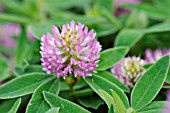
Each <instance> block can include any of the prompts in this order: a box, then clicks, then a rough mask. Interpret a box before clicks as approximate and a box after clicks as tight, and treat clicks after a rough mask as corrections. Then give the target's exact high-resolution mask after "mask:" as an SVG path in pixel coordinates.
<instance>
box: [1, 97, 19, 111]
mask: <svg viewBox="0 0 170 113" xmlns="http://www.w3.org/2000/svg"><path fill="white" fill-rule="evenodd" d="M16 100H17V99H16V98H15V99H10V100H5V101H3V102H1V104H0V110H1V113H7V112H8V111H9V110H10V109H11V106H13V105H14V103H15V102H16Z"/></svg>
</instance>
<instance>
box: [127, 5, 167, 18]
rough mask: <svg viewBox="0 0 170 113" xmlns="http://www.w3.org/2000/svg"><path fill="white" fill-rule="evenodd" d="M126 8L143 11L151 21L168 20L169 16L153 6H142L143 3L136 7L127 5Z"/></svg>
mask: <svg viewBox="0 0 170 113" xmlns="http://www.w3.org/2000/svg"><path fill="white" fill-rule="evenodd" d="M126 7H128V8H131V9H135V10H139V11H143V12H145V13H146V14H147V15H149V16H150V17H151V18H153V19H158V20H162V19H169V18H170V16H169V15H168V14H165V13H163V12H162V11H160V10H159V9H158V8H156V7H154V5H150V4H144V3H143V4H138V5H137V4H127V5H126Z"/></svg>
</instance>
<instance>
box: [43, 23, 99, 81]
mask: <svg viewBox="0 0 170 113" xmlns="http://www.w3.org/2000/svg"><path fill="white" fill-rule="evenodd" d="M52 31H53V36H52V35H51V34H50V33H47V34H46V35H43V36H42V37H41V41H42V42H41V47H40V48H41V52H40V53H41V56H42V58H41V61H42V65H43V70H45V71H46V72H47V73H48V74H49V73H55V74H56V75H57V76H62V77H63V78H65V77H66V76H67V75H69V74H72V75H74V76H75V77H77V76H82V77H83V78H84V77H87V76H91V74H90V73H89V72H92V71H93V72H95V68H96V67H97V63H98V62H99V60H98V58H99V57H100V55H99V53H100V51H101V45H100V43H99V42H98V41H97V40H96V39H95V36H96V33H95V32H94V31H93V30H90V31H89V32H88V28H87V26H84V25H83V24H81V23H80V22H78V25H76V24H75V22H74V21H71V22H70V24H65V25H63V26H62V29H61V32H60V31H59V29H58V28H57V27H56V26H52Z"/></svg>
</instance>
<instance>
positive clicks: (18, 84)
mask: <svg viewBox="0 0 170 113" xmlns="http://www.w3.org/2000/svg"><path fill="white" fill-rule="evenodd" d="M53 77H54V76H53V75H47V74H42V73H31V74H26V75H23V76H20V77H17V78H15V79H13V80H11V81H10V82H8V83H6V84H4V85H2V86H1V87H0V99H8V98H15V97H20V96H24V95H28V94H30V93H32V92H33V91H34V90H35V89H36V88H37V87H38V86H39V85H40V84H41V83H43V82H44V81H46V80H49V79H52V78H53Z"/></svg>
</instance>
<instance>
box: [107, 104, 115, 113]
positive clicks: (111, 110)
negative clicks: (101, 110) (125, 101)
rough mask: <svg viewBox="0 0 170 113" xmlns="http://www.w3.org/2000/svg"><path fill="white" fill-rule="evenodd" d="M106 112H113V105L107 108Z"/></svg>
mask: <svg viewBox="0 0 170 113" xmlns="http://www.w3.org/2000/svg"><path fill="white" fill-rule="evenodd" d="M108 113H114V108H113V105H111V107H110V108H109V111H108Z"/></svg>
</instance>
